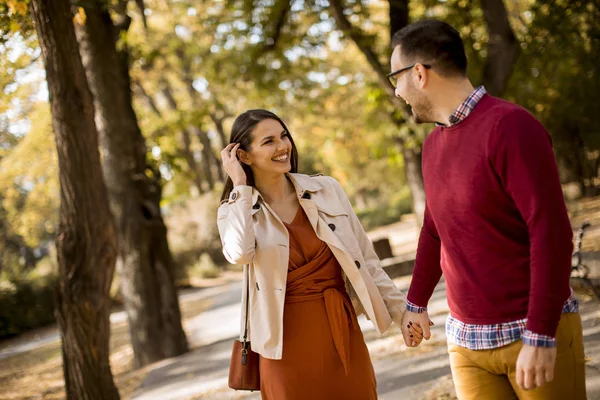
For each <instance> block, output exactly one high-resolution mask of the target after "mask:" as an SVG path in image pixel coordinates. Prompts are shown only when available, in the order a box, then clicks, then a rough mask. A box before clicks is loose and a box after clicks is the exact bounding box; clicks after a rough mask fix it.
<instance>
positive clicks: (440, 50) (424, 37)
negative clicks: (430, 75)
mask: <svg viewBox="0 0 600 400" xmlns="http://www.w3.org/2000/svg"><path fill="white" fill-rule="evenodd" d="M396 46H400V49H401V51H402V54H403V56H404V57H405V58H406V59H407V60H408V61H407V62H409V63H413V62H420V63H424V64H431V65H432V66H433V67H434V68H436V69H437V70H438V72H439V73H440V74H441V75H446V76H457V75H460V76H466V75H467V56H466V54H465V46H464V44H463V41H462V39H461V37H460V34H459V33H458V31H457V30H456V29H454V28H453V27H452V26H450V25H448V24H447V23H445V22H442V21H438V20H435V19H427V20H423V21H419V22H415V23H412V24H410V25H407V26H405V27H404V28H402V29H400V30H399V31H398V32H396V33H395V34H394V36H393V37H392V49H395V48H396Z"/></svg>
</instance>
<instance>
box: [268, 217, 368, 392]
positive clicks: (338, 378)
mask: <svg viewBox="0 0 600 400" xmlns="http://www.w3.org/2000/svg"><path fill="white" fill-rule="evenodd" d="M285 225H286V227H287V229H288V231H289V238H290V243H289V249H290V261H289V267H288V277H287V289H286V297H285V306H284V307H285V308H284V312H283V357H282V359H281V360H271V359H266V358H262V357H260V392H261V396H262V398H263V400H372V399H377V391H376V381H375V372H374V370H373V364H372V363H371V358H370V356H369V351H368V350H367V346H366V344H365V340H364V337H363V335H362V332H361V330H360V328H359V326H358V321H357V319H356V313H355V312H354V308H353V307H352V303H351V302H350V298H349V297H348V294H347V292H346V288H345V286H344V280H343V277H342V268H341V266H340V265H339V263H338V261H337V260H336V258H335V256H334V255H333V253H332V252H331V250H330V249H329V247H328V246H327V244H326V243H325V242H323V241H321V240H320V239H319V238H318V237H317V235H316V234H315V232H314V230H313V228H312V225H311V224H310V221H309V220H308V217H307V216H306V214H305V213H304V210H303V209H302V207H300V208H299V210H298V213H297V214H296V217H295V218H294V221H293V222H291V223H290V224H285Z"/></svg>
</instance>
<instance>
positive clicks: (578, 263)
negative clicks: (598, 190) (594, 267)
mask: <svg viewBox="0 0 600 400" xmlns="http://www.w3.org/2000/svg"><path fill="white" fill-rule="evenodd" d="M590 226H591V224H590V223H589V222H584V223H583V224H582V225H581V226H580V227H579V230H578V231H577V236H576V237H575V251H574V252H573V255H572V256H571V278H575V279H580V280H582V281H583V282H585V284H586V285H587V286H588V287H589V288H590V289H591V290H592V292H593V293H594V295H595V296H596V297H597V298H598V299H600V290H599V289H598V288H597V287H596V286H595V285H594V284H593V283H592V281H591V280H590V278H589V273H590V269H589V267H588V266H587V265H585V264H584V263H583V256H582V254H581V242H582V241H583V235H584V234H585V230H586V229H587V228H589V227H590Z"/></svg>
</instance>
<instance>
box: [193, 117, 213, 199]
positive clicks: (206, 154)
mask: <svg viewBox="0 0 600 400" xmlns="http://www.w3.org/2000/svg"><path fill="white" fill-rule="evenodd" d="M188 129H189V130H190V132H192V134H194V135H196V136H197V137H198V139H200V142H201V143H202V166H203V168H204V177H205V178H206V181H207V182H208V187H209V188H210V190H213V189H214V188H215V179H214V178H213V174H212V164H213V160H215V159H216V156H215V153H214V152H213V151H212V148H211V145H210V139H209V138H208V135H207V134H206V132H204V131H203V130H202V129H200V128H198V127H197V126H193V125H190V126H189V127H188ZM217 161H218V160H217Z"/></svg>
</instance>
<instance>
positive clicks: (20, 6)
mask: <svg viewBox="0 0 600 400" xmlns="http://www.w3.org/2000/svg"><path fill="white" fill-rule="evenodd" d="M6 3H7V5H8V10H9V12H10V14H13V15H17V14H18V15H26V14H27V2H26V1H24V0H7V2H6Z"/></svg>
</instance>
